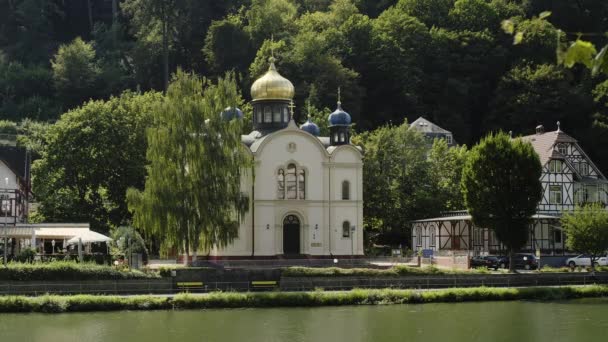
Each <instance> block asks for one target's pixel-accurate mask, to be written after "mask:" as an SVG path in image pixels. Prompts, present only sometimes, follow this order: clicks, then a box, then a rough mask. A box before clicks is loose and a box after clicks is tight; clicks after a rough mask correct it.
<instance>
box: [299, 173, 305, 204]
mask: <svg viewBox="0 0 608 342" xmlns="http://www.w3.org/2000/svg"><path fill="white" fill-rule="evenodd" d="M298 197H299V198H300V199H301V200H303V199H306V172H305V171H304V170H299V171H298Z"/></svg>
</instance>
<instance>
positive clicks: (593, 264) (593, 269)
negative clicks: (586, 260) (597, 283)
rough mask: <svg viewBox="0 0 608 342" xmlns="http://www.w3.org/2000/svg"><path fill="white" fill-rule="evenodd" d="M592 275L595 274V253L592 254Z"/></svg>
mask: <svg viewBox="0 0 608 342" xmlns="http://www.w3.org/2000/svg"><path fill="white" fill-rule="evenodd" d="M590 259H591V275H595V260H597V257H596V256H595V255H591V258H590Z"/></svg>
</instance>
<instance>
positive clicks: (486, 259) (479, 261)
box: [471, 255, 500, 270]
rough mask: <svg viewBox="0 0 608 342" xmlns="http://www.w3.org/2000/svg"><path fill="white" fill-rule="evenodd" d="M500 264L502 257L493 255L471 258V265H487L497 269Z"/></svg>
mask: <svg viewBox="0 0 608 342" xmlns="http://www.w3.org/2000/svg"><path fill="white" fill-rule="evenodd" d="M499 265H500V259H499V258H498V257H496V256H493V255H486V256H474V257H472V258H471V267H487V268H493V269H495V270H496V269H498V267H499Z"/></svg>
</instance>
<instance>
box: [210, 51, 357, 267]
mask: <svg viewBox="0 0 608 342" xmlns="http://www.w3.org/2000/svg"><path fill="white" fill-rule="evenodd" d="M251 96H252V98H253V101H252V105H253V132H251V133H250V134H248V135H245V136H243V137H242V142H243V146H244V147H245V148H246V149H247V151H249V153H250V155H251V157H252V158H253V161H254V168H253V169H254V175H255V176H254V177H252V175H251V174H248V175H246V176H244V177H243V179H242V185H241V186H242V189H243V192H245V193H246V194H247V195H248V196H249V198H251V199H252V201H251V207H250V209H249V211H248V213H247V214H246V215H245V217H244V219H243V220H242V222H241V225H240V229H239V234H238V238H237V239H236V240H234V241H233V243H231V244H230V245H229V246H227V247H226V248H223V249H214V250H212V251H208V253H205V252H203V253H205V254H207V255H209V256H210V257H216V258H258V257H283V256H285V257H330V256H351V255H362V254H363V232H362V228H363V187H362V183H363V171H362V166H363V162H362V157H363V156H362V153H361V150H360V149H359V148H357V147H356V146H353V145H352V144H351V143H350V125H351V117H350V115H349V114H348V113H347V112H345V111H344V110H343V109H342V108H341V105H340V102H338V108H337V109H336V111H334V112H333V113H332V114H331V115H330V116H329V118H328V120H329V126H330V132H331V134H330V137H321V136H319V133H320V130H319V127H318V126H317V125H316V124H314V123H313V122H311V121H310V119H309V120H308V121H307V122H306V123H305V124H303V125H302V126H300V127H298V126H297V125H296V123H295V122H294V119H293V113H292V111H290V107H291V104H292V102H293V100H292V99H293V96H294V87H293V85H292V84H291V82H290V81H289V80H287V79H285V78H284V77H282V76H281V75H280V74H279V73H278V71H277V70H276V67H275V65H274V61H273V60H272V59H271V61H270V68H269V70H268V72H267V73H266V74H265V75H263V76H262V77H261V78H259V79H258V80H256V81H255V82H254V84H253V85H252V87H251ZM222 115H223V116H224V118H225V119H234V118H235V117H242V113H241V112H240V111H239V110H238V109H228V110H227V111H225V112H224V113H222Z"/></svg>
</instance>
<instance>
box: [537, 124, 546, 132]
mask: <svg viewBox="0 0 608 342" xmlns="http://www.w3.org/2000/svg"><path fill="white" fill-rule="evenodd" d="M543 133H545V126H543V125H538V126H536V134H543Z"/></svg>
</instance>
